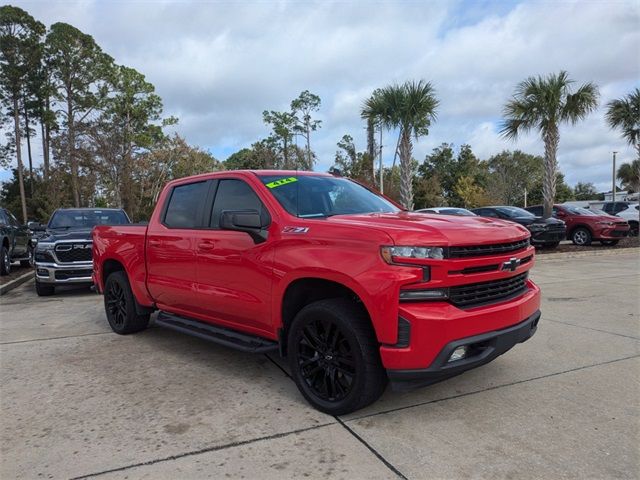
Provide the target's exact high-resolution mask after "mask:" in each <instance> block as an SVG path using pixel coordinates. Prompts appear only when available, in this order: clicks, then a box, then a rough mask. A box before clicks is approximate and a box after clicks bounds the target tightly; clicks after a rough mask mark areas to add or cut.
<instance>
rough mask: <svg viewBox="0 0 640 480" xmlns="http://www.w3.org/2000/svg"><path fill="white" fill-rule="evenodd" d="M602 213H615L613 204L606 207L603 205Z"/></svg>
mask: <svg viewBox="0 0 640 480" xmlns="http://www.w3.org/2000/svg"><path fill="white" fill-rule="evenodd" d="M602 211H604V212H607V213H611V212H613V204H612V203H605V204H604V205H602Z"/></svg>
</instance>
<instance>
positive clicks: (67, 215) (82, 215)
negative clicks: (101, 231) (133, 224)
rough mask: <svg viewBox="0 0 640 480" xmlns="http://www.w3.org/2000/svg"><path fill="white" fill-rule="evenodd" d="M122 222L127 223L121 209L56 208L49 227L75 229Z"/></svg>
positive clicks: (127, 220)
mask: <svg viewBox="0 0 640 480" xmlns="http://www.w3.org/2000/svg"><path fill="white" fill-rule="evenodd" d="M123 223H129V219H128V218H127V215H126V214H125V213H124V211H123V210H97V209H96V210H58V211H57V212H55V213H54V214H53V217H51V220H50V221H49V228H52V229H55V228H64V229H67V230H71V229H73V230H75V229H88V228H92V227H94V226H96V225H120V224H123Z"/></svg>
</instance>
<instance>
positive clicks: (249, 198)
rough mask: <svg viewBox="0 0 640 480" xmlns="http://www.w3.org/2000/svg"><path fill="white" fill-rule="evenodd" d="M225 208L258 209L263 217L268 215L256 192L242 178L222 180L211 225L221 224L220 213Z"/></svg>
mask: <svg viewBox="0 0 640 480" xmlns="http://www.w3.org/2000/svg"><path fill="white" fill-rule="evenodd" d="M225 210H257V211H258V213H260V216H261V217H262V218H263V219H264V218H265V217H266V216H267V215H268V214H267V211H266V210H265V208H264V206H263V205H262V202H261V201H260V199H259V198H258V195H256V192H254V191H253V189H252V188H251V187H250V186H249V185H248V184H246V183H245V182H243V181H242V180H236V179H227V180H220V183H219V184H218V191H217V192H216V199H215V201H214V203H213V210H212V212H211V221H210V223H209V225H210V226H211V227H213V228H218V227H219V226H220V215H221V214H222V212H224V211H225Z"/></svg>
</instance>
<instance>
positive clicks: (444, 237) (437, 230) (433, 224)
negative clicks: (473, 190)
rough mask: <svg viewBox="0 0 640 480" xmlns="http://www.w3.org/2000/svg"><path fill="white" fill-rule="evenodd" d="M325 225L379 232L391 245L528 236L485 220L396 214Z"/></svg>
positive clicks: (356, 217)
mask: <svg viewBox="0 0 640 480" xmlns="http://www.w3.org/2000/svg"><path fill="white" fill-rule="evenodd" d="M327 222H329V223H339V224H345V225H350V226H362V227H363V228H375V229H378V230H381V231H383V232H385V233H386V234H387V235H389V236H390V237H391V240H392V241H393V243H394V244H395V245H427V246H428V245H432V246H443V247H446V246H453V245H483V244H485V245H486V244H492V243H508V242H515V241H518V240H522V239H524V238H527V237H528V236H529V231H528V230H527V229H526V228H524V227H521V226H520V225H517V224H515V223H513V222H505V221H503V220H497V219H493V218H485V217H460V216H454V215H438V214H427V213H411V212H398V213H368V214H360V215H337V216H335V217H329V218H328V219H327Z"/></svg>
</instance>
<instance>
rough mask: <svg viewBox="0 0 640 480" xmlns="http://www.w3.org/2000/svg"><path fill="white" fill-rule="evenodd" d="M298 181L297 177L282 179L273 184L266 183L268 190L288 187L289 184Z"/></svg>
mask: <svg viewBox="0 0 640 480" xmlns="http://www.w3.org/2000/svg"><path fill="white" fill-rule="evenodd" d="M297 181H298V179H297V178H296V177H289V178H281V179H280V180H274V181H273V182H269V183H265V186H266V187H267V188H276V187H280V186H282V185H286V184H287V183H293V182H297Z"/></svg>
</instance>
